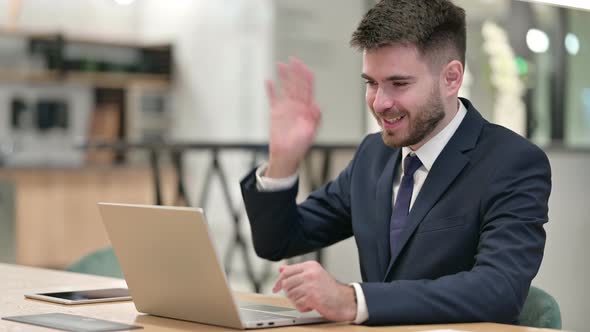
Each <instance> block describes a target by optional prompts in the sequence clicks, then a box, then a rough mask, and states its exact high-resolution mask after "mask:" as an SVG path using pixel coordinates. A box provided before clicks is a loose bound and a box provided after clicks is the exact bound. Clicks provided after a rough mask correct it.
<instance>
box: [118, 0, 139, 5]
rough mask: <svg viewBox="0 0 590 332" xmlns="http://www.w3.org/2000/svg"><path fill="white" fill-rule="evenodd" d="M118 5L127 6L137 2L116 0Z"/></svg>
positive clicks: (133, 0)
mask: <svg viewBox="0 0 590 332" xmlns="http://www.w3.org/2000/svg"><path fill="white" fill-rule="evenodd" d="M114 1H115V3H116V4H117V5H121V6H127V5H130V4H132V3H134V2H135V0H114Z"/></svg>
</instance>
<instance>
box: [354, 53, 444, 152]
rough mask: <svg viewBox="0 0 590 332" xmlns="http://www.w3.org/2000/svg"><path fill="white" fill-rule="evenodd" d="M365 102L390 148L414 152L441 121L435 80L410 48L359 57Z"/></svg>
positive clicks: (437, 127) (440, 104) (442, 107)
mask: <svg viewBox="0 0 590 332" xmlns="http://www.w3.org/2000/svg"><path fill="white" fill-rule="evenodd" d="M362 76H363V78H364V79H365V80H366V85H367V87H366V100H367V105H368V106H369V109H370V110H371V113H372V114H373V116H374V117H375V119H376V120H377V122H378V123H379V126H380V127H381V129H382V133H383V141H384V142H385V144H387V145H388V146H391V147H402V146H410V147H411V148H412V149H413V150H417V149H418V148H420V147H421V146H422V145H423V144H424V143H426V142H427V141H428V140H429V139H430V138H432V137H433V136H434V135H436V133H438V132H439V131H440V129H442V128H439V127H441V126H440V124H441V121H442V120H443V119H444V118H445V110H444V104H443V100H442V97H441V94H440V88H439V85H438V84H439V82H438V76H437V75H434V74H433V73H432V70H431V69H430V68H429V66H428V64H427V63H426V62H424V60H422V57H421V56H420V55H419V53H418V51H417V49H416V48H415V47H413V46H404V45H392V46H384V47H380V48H378V49H375V50H369V51H365V53H364V54H363V75H362Z"/></svg>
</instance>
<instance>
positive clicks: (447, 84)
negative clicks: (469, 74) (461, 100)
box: [441, 60, 463, 97]
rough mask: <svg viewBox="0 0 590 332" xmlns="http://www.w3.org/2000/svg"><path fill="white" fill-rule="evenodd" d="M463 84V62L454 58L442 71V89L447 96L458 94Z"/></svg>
mask: <svg viewBox="0 0 590 332" xmlns="http://www.w3.org/2000/svg"><path fill="white" fill-rule="evenodd" d="M461 84H463V64H462V63H461V62H460V61H458V60H453V61H451V62H449V63H447V65H446V66H445V67H444V68H443V70H442V72H441V88H442V90H441V91H442V92H443V94H444V95H445V96H446V97H450V96H454V95H457V94H459V89H460V88H461Z"/></svg>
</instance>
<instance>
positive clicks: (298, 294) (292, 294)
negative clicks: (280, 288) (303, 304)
mask: <svg viewBox="0 0 590 332" xmlns="http://www.w3.org/2000/svg"><path fill="white" fill-rule="evenodd" d="M286 294H287V298H288V299H289V300H290V301H291V302H293V303H295V302H297V301H299V300H300V299H301V298H302V297H304V296H306V295H308V290H307V288H306V287H305V286H299V287H294V288H291V289H290V290H288V291H287V292H286Z"/></svg>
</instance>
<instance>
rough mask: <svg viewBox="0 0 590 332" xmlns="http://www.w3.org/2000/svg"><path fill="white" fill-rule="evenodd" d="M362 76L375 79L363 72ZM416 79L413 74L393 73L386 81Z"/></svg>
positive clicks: (370, 79)
mask: <svg viewBox="0 0 590 332" xmlns="http://www.w3.org/2000/svg"><path fill="white" fill-rule="evenodd" d="M361 77H362V78H364V79H366V80H368V81H375V79H373V78H372V77H371V76H369V75H367V74H365V73H363V74H361ZM412 79H414V76H411V75H392V76H389V77H387V78H386V79H385V81H408V80H412Z"/></svg>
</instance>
